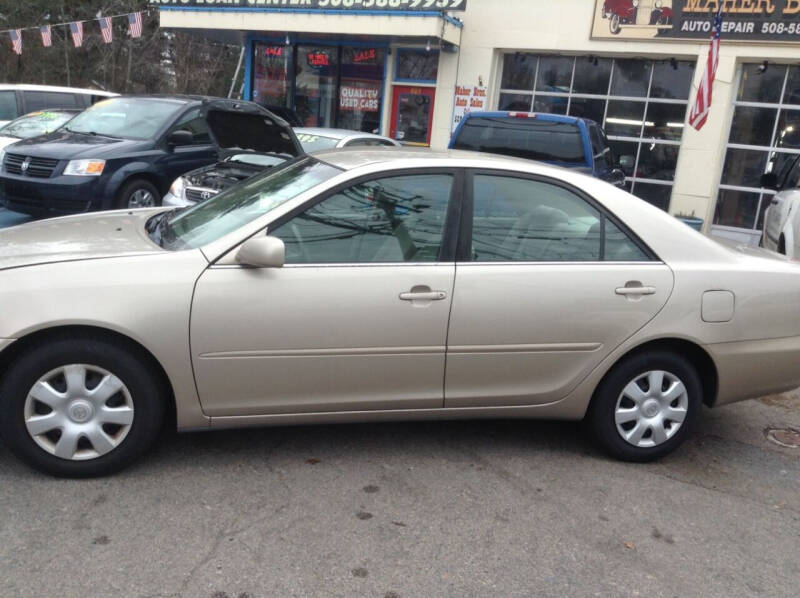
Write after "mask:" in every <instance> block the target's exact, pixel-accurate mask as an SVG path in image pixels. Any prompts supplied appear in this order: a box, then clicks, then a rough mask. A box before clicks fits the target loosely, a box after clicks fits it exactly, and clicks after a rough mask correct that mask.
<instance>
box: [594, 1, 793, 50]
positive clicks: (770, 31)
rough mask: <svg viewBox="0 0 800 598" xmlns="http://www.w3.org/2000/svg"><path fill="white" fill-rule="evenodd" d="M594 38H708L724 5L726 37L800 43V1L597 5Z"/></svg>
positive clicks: (612, 3)
mask: <svg viewBox="0 0 800 598" xmlns="http://www.w3.org/2000/svg"><path fill="white" fill-rule="evenodd" d="M596 2H597V4H596V7H595V15H594V27H593V28H592V37H593V38H595V39H642V40H645V39H654V38H655V39H665V40H677V39H708V38H709V37H710V36H711V28H712V26H713V22H714V16H715V15H716V13H717V11H718V10H719V5H720V3H721V4H722V5H723V12H724V16H725V18H724V20H723V24H722V37H723V39H728V40H737V41H774V42H794V43H800V0H640V1H639V2H635V0H596Z"/></svg>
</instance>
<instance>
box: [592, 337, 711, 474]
mask: <svg viewBox="0 0 800 598" xmlns="http://www.w3.org/2000/svg"><path fill="white" fill-rule="evenodd" d="M702 402H703V390H702V384H701V382H700V378H699V376H698V375H697V372H696V370H695V369H694V367H693V366H692V365H691V363H689V362H688V361H687V360H686V359H684V358H683V357H681V356H679V355H677V354H675V353H671V352H667V351H648V352H644V353H640V354H638V355H634V356H632V357H630V358H628V359H626V360H624V361H622V362H621V363H619V364H618V365H617V366H616V367H615V368H614V369H613V370H612V371H611V372H610V373H609V374H608V376H606V378H605V379H604V380H603V382H602V383H601V384H600V386H599V387H598V388H597V391H596V392H595V396H594V398H593V399H592V404H591V407H590V409H589V414H588V418H589V423H590V425H591V427H592V430H593V432H594V435H595V437H596V438H597V440H598V441H599V443H600V445H601V446H602V447H603V448H604V449H605V450H606V451H607V452H609V453H610V454H611V455H613V456H615V457H617V458H619V459H622V460H625V461H639V462H645V461H652V460H655V459H659V458H661V457H663V456H664V455H666V454H668V453H670V452H672V451H673V450H675V449H676V448H677V447H678V446H679V445H680V444H681V443H682V442H683V441H684V440H685V439H686V437H687V436H688V435H689V434H690V433H691V430H692V428H693V427H694V424H695V423H696V421H697V418H698V417H699V415H700V409H701V404H702Z"/></svg>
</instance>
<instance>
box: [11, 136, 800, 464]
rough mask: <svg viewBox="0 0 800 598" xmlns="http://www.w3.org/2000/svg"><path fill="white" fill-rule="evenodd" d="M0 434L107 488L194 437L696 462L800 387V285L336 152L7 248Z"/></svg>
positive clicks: (656, 221)
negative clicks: (582, 425)
mask: <svg viewBox="0 0 800 598" xmlns="http://www.w3.org/2000/svg"><path fill="white" fill-rule="evenodd" d="M0 246H1V247H2V251H1V252H0V306H1V307H0V379H1V380H2V386H1V387H0V434H2V437H3V439H4V440H5V442H6V443H7V445H8V447H9V448H10V449H11V450H12V451H13V452H14V453H15V454H16V455H18V456H19V457H21V458H22V459H24V460H25V461H27V462H28V463H30V464H31V465H33V466H34V467H36V468H38V469H40V470H42V471H45V472H48V473H51V474H54V475H62V476H94V475H103V474H108V473H111V472H113V471H116V470H118V469H120V468H122V467H123V466H125V465H127V464H129V463H131V462H132V461H133V460H134V459H136V458H137V457H139V456H140V455H141V454H142V453H143V452H144V451H145V450H146V449H147V448H148V447H149V446H150V445H151V444H152V443H153V441H154V439H155V438H156V435H157V432H158V430H159V428H160V426H161V425H162V421H163V419H164V415H165V413H166V412H167V411H171V410H174V411H175V413H176V415H177V424H178V428H179V429H180V430H184V431H190V430H199V429H208V428H231V427H240V426H262V425H287V424H302V423H333V422H368V421H387V420H403V419H440V418H442V419H443V418H475V417H492V418H510V417H514V418H517V417H522V418H559V419H574V420H577V419H581V418H584V417H587V418H588V419H589V422H590V424H591V427H592V429H593V430H594V433H595V435H596V437H597V438H598V440H599V441H600V444H601V445H602V446H603V447H604V448H605V449H606V450H607V451H608V452H609V453H611V454H612V455H615V456H617V457H619V458H622V459H626V460H633V461H648V460H651V459H655V458H658V457H661V456H662V455H664V454H666V453H668V452H669V451H671V450H673V449H675V448H676V447H677V446H678V445H679V444H680V443H681V442H682V441H683V440H684V439H685V438H686V437H687V435H688V434H689V433H690V431H691V429H692V427H693V426H694V424H695V423H696V422H697V420H698V417H699V415H700V411H701V406H702V404H706V405H709V406H719V405H724V404H726V403H730V402H733V401H739V400H742V399H748V398H752V397H757V396H761V395H764V394H767V393H773V392H780V391H784V390H788V389H791V388H794V387H797V386H800V367H798V363H800V268H798V266H797V265H795V264H792V263H790V262H787V261H786V260H784V259H781V258H780V256H777V255H776V254H772V253H770V252H766V251H763V250H751V249H744V248H736V247H726V246H723V245H720V244H718V243H716V242H715V241H713V240H711V239H709V238H706V237H704V236H702V235H700V234H699V233H696V232H694V231H693V230H691V229H690V228H689V227H687V226H685V225H684V224H683V223H681V222H679V221H677V220H676V219H674V218H672V217H670V216H669V215H667V214H665V213H664V212H662V211H660V210H658V209H656V208H654V207H652V206H650V205H648V204H647V203H645V202H643V201H641V200H638V199H636V198H634V197H632V196H631V195H629V194H627V193H625V192H624V191H621V190H618V189H616V188H614V187H612V186H610V185H608V184H606V183H603V182H600V181H598V180H596V179H592V178H589V177H586V176H583V175H581V174H578V173H575V172H570V171H566V170H561V169H558V168H554V167H549V166H545V165H542V164H537V163H535V162H529V161H523V160H516V159H509V158H502V157H495V156H490V155H486V154H469V153H462V152H446V153H436V152H417V151H406V150H403V151H399V150H385V151H384V150H381V149H377V148H375V149H370V150H369V151H331V152H323V153H320V154H316V155H315V156H314V157H304V158H300V159H297V160H293V161H291V162H288V163H286V164H284V165H282V166H279V167H275V168H273V169H271V170H269V171H268V172H265V173H264V174H263V175H259V176H257V177H255V178H252V179H249V180H248V181H246V182H244V183H242V184H240V185H238V186H236V187H234V188H232V189H230V190H228V191H226V192H224V193H222V194H220V195H219V196H217V197H215V198H213V199H211V200H209V201H208V202H205V203H202V204H199V205H197V206H195V207H192V208H188V209H184V210H178V211H175V210H173V211H166V210H163V209H150V210H134V211H127V210H125V211H116V212H105V213H96V214H87V215H81V216H71V217H66V218H59V219H54V220H46V221H41V222H36V223H31V224H25V225H22V226H18V227H14V228H11V229H7V230H5V231H3V232H0Z"/></svg>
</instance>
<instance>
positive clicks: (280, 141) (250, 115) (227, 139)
mask: <svg viewBox="0 0 800 598" xmlns="http://www.w3.org/2000/svg"><path fill="white" fill-rule="evenodd" d="M206 120H207V121H208V125H209V127H211V132H212V133H213V134H214V137H215V138H216V140H217V142H218V143H219V145H220V148H222V149H223V150H249V151H255V152H274V153H277V154H288V155H290V156H294V157H296V156H300V155H302V154H303V148H302V147H301V146H300V142H299V141H297V137H295V135H294V132H293V131H292V127H291V126H289V123H287V122H286V121H285V120H283V119H282V118H280V117H278V116H276V115H274V114H272V113H271V112H269V111H268V110H266V109H264V108H261V107H260V106H258V105H256V104H249V103H235V104H233V105H231V103H230V102H227V101H226V102H210V103H209V104H208V105H207V106H206Z"/></svg>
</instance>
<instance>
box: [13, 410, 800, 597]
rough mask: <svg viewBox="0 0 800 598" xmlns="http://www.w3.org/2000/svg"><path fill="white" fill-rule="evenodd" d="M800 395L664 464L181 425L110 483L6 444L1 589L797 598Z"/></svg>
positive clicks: (568, 435) (447, 435)
mask: <svg viewBox="0 0 800 598" xmlns="http://www.w3.org/2000/svg"><path fill="white" fill-rule="evenodd" d="M789 426H791V427H794V428H797V429H800V398H798V396H796V395H795V396H792V395H782V396H776V397H770V398H767V399H764V400H761V401H750V402H746V403H741V404H737V405H732V406H729V407H724V408H721V409H718V410H706V411H705V413H704V416H703V419H702V423H701V428H700V430H699V431H698V433H697V434H696V435H695V436H694V438H692V439H691V440H690V441H689V442H688V443H687V444H686V445H685V446H684V447H683V448H682V449H681V450H679V451H678V452H677V453H675V454H673V455H672V456H670V457H668V458H666V459H664V460H663V461H661V462H659V463H655V464H649V465H633V464H624V463H620V462H616V461H613V460H610V459H608V458H606V457H605V456H603V455H602V454H600V453H598V452H597V450H596V449H595V448H594V447H593V446H592V444H591V443H590V442H588V441H587V439H586V437H585V436H584V434H583V431H582V429H581V427H580V426H579V425H577V424H573V423H558V422H526V421H495V422H444V423H431V422H427V423H403V424H380V425H340V426H309V427H296V428H292V427H286V428H271V429H257V430H246V431H231V432H207V433H193V434H185V435H177V434H166V435H165V437H164V438H163V439H162V440H161V441H160V442H159V444H158V446H157V448H156V449H155V450H154V451H153V452H152V453H150V454H149V455H148V456H147V457H146V458H145V459H144V460H143V461H142V462H141V463H140V464H138V465H136V466H135V467H133V468H132V469H129V470H127V471H125V472H123V473H121V474H118V475H116V476H114V477H110V478H106V479H97V480H87V481H72V480H55V479H52V478H48V477H45V476H43V475H41V474H38V473H35V472H33V471H31V470H29V469H27V468H26V467H25V466H23V465H21V464H20V463H18V462H17V461H16V460H15V459H13V458H12V457H11V455H9V454H8V452H7V451H6V450H5V448H4V447H2V446H1V445H0V481H2V483H0V505H2V510H0V596H9V597H11V596H14V597H28V596H31V597H34V596H36V597H38V596H44V595H54V594H57V595H59V596H64V597H71V596H76V597H78V596H80V597H93V596H97V597H104V598H108V597H111V596H125V597H128V596H133V597H173V596H174V597H178V596H187V597H192V598H196V597H199V598H260V597H288V596H297V597H316V596H320V597H328V596H343V597H353V596H374V597H378V598H397V597H403V598H406V597H425V598H427V597H438V596H447V597H451V596H452V597H459V598H461V597H494V596H503V597H505V596H514V597H516V596H519V597H522V596H526V597H527V596H554V597H555V596H558V597H563V596H648V597H658V596H665V597H673V596H692V597H693V596H704V597H711V596H721V597H722V596H724V597H726V598H728V597H732V596H736V597H738V596H776V597H778V596H780V597H784V596H785V597H796V596H799V595H800V559H798V552H799V551H798V549H800V449H792V448H785V447H782V446H779V445H778V444H775V443H773V442H772V441H770V440H769V439H768V438H767V431H768V430H769V429H770V428H772V427H778V428H786V427H789Z"/></svg>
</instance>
